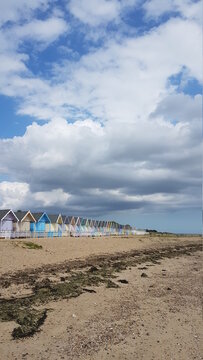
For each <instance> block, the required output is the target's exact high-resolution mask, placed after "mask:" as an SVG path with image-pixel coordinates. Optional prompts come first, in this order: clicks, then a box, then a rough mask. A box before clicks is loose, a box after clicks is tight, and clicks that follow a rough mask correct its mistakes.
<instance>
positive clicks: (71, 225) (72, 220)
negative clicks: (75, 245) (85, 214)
mask: <svg viewBox="0 0 203 360" xmlns="http://www.w3.org/2000/svg"><path fill="white" fill-rule="evenodd" d="M76 222H77V217H76V216H67V218H66V225H67V228H68V229H69V233H70V236H75V235H76Z"/></svg>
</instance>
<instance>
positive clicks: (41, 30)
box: [12, 17, 68, 43]
mask: <svg viewBox="0 0 203 360" xmlns="http://www.w3.org/2000/svg"><path fill="white" fill-rule="evenodd" d="M67 30H68V25H67V23H66V22H65V21H64V20H63V19H62V18H58V17H51V18H48V19H46V20H36V19H35V20H33V21H30V22H29V23H27V24H24V25H22V26H16V27H14V28H13V29H12V33H14V34H15V37H16V38H17V39H19V40H20V41H23V40H24V39H33V40H35V41H37V42H45V43H50V42H53V41H54V40H56V39H57V38H58V37H59V36H60V35H62V34H64V33H66V32H67Z"/></svg>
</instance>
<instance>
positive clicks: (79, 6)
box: [68, 0, 120, 26]
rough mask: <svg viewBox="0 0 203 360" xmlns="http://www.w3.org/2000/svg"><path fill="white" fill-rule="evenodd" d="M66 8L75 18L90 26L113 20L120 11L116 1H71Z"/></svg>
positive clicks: (118, 3)
mask: <svg viewBox="0 0 203 360" xmlns="http://www.w3.org/2000/svg"><path fill="white" fill-rule="evenodd" d="M68 6H69V9H70V11H71V13H72V14H73V15H74V16H75V17H76V18H78V19H79V20H81V21H82V22H84V23H86V24H89V25H92V26H97V25H99V24H101V23H106V22H109V21H111V20H114V19H115V18H117V16H118V15H119V11H120V2H119V1H117V0H88V1H86V0H71V1H70V3H69V5H68Z"/></svg>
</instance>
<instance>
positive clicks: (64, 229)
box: [61, 214, 67, 236]
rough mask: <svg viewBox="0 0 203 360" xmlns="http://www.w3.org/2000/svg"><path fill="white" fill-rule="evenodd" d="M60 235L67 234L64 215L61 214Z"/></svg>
mask: <svg viewBox="0 0 203 360" xmlns="http://www.w3.org/2000/svg"><path fill="white" fill-rule="evenodd" d="M61 217H62V236H67V234H66V224H65V220H66V215H64V214H62V215H61Z"/></svg>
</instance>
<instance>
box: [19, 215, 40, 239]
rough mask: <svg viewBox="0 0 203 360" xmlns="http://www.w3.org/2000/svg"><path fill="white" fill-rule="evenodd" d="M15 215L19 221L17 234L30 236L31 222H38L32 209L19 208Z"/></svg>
mask: <svg viewBox="0 0 203 360" xmlns="http://www.w3.org/2000/svg"><path fill="white" fill-rule="evenodd" d="M15 215H16V217H17V218H18V223H17V236H18V237H25V238H26V237H30V223H31V222H33V223H36V220H35V218H34V216H33V215H32V213H31V212H30V210H28V211H22V210H18V211H15Z"/></svg>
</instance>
